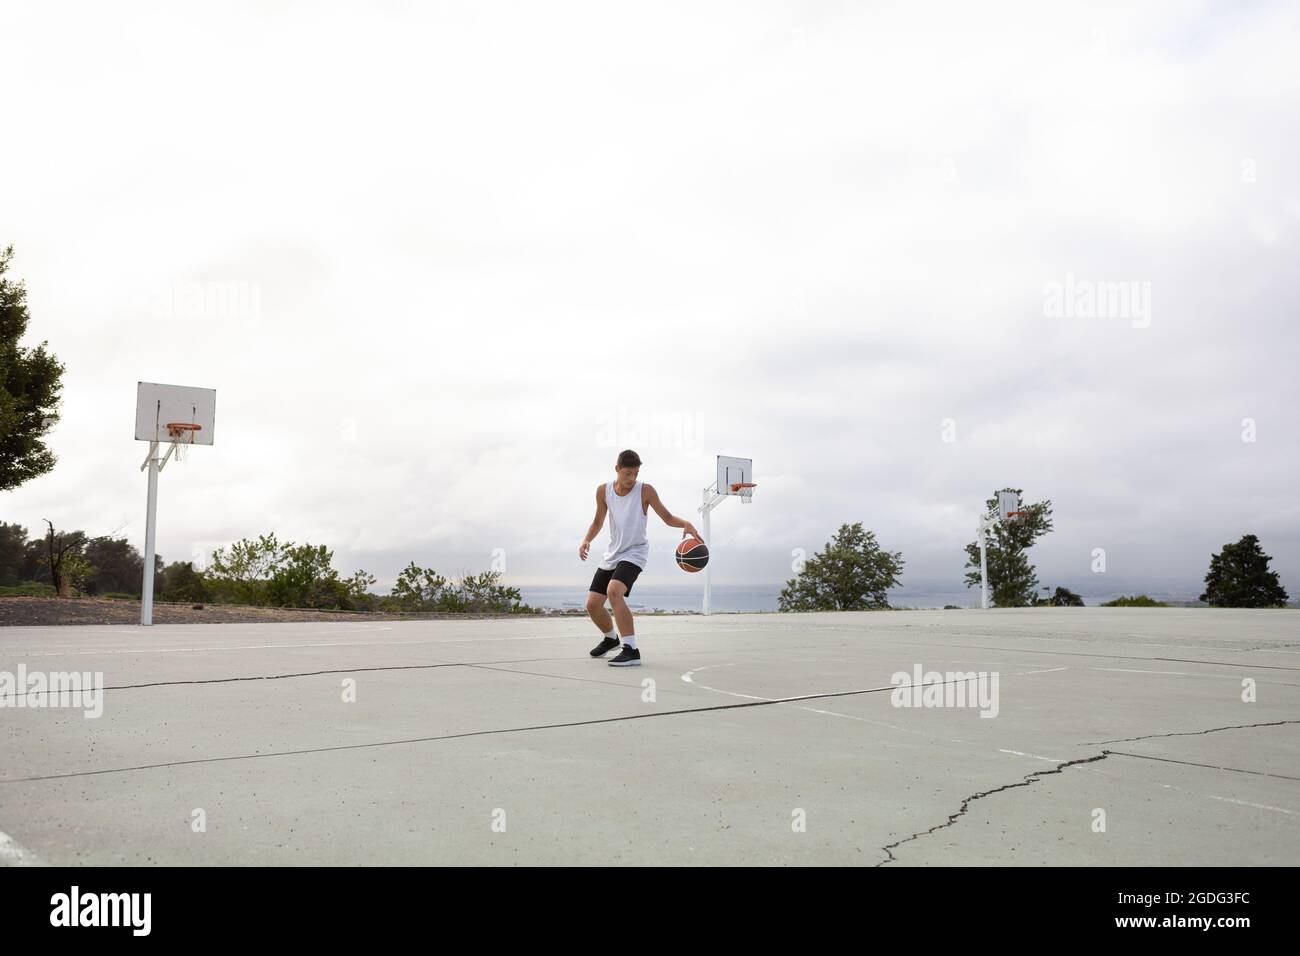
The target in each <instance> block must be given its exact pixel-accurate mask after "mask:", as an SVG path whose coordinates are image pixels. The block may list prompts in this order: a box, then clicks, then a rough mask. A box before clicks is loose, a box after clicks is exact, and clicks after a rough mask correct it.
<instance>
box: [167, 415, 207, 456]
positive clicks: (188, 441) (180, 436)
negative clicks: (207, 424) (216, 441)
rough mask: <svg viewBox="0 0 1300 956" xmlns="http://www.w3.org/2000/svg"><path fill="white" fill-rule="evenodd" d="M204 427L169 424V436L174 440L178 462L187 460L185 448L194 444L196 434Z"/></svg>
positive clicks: (189, 424) (187, 424)
mask: <svg viewBox="0 0 1300 956" xmlns="http://www.w3.org/2000/svg"><path fill="white" fill-rule="evenodd" d="M202 427H203V426H202V425H196V424H194V423H193V422H168V423H167V434H168V436H169V437H170V438H171V440H172V447H173V448H174V449H175V451H176V460H177V461H184V460H185V446H186V445H193V444H194V433H195V432H197V431H199V429H201V428H202Z"/></svg>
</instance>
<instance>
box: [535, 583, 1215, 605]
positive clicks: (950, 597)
mask: <svg viewBox="0 0 1300 956" xmlns="http://www.w3.org/2000/svg"><path fill="white" fill-rule="evenodd" d="M1066 586H1067V587H1069V585H1066ZM781 587H782V585H780V584H771V585H750V584H744V585H735V584H715V585H714V586H713V610H715V611H732V612H742V611H775V610H776V599H777V595H778V594H780V593H781ZM1076 590H1077V588H1076ZM520 591H521V592H522V594H523V599H524V603H525V604H530V605H532V606H533V607H544V608H555V609H566V608H567V609H570V610H577V609H580V608H582V607H583V606H584V605H585V604H586V600H587V596H586V592H585V591H584V590H583V589H582V587H581V585H579V586H577V587H554V586H545V587H521V588H520ZM1142 593H1144V592H1143V590H1142V589H1140V588H1129V589H1127V590H1124V591H1115V592H1113V593H1112V592H1106V593H1095V594H1088V593H1084V594H1083V600H1084V603H1085V604H1087V605H1088V606H1089V607H1095V606H1096V605H1098V604H1100V603H1101V602H1103V601H1109V600H1111V599H1112V598H1116V597H1119V596H1120V595H1121V594H1142ZM1145 593H1147V594H1149V595H1150V596H1151V597H1154V598H1156V599H1158V600H1162V601H1171V602H1179V603H1182V602H1185V601H1189V600H1191V597H1190V596H1189V595H1174V594H1170V593H1169V592H1168V591H1161V590H1158V589H1151V590H1147V591H1145ZM702 595H703V592H702V590H701V589H700V588H699V587H698V586H696V585H657V586H656V585H652V584H649V583H639V584H637V585H636V587H635V588H634V589H633V590H632V597H631V598H630V599H629V601H628V603H630V604H631V605H632V609H633V610H635V611H698V610H700V604H701V601H702ZM889 603H890V606H892V607H896V608H942V607H945V606H948V605H954V606H956V607H979V603H980V596H979V591H978V590H976V589H973V588H972V589H969V590H968V589H961V590H955V591H954V590H939V589H913V588H897V589H895V590H893V591H890V592H889Z"/></svg>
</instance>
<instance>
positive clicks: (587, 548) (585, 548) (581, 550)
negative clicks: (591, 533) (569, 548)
mask: <svg viewBox="0 0 1300 956" xmlns="http://www.w3.org/2000/svg"><path fill="white" fill-rule="evenodd" d="M590 552H591V542H590V541H584V542H582V544H580V545H578V557H580V558H581V559H582V560H584V561H586V560H587V555H588V554H589V553H590Z"/></svg>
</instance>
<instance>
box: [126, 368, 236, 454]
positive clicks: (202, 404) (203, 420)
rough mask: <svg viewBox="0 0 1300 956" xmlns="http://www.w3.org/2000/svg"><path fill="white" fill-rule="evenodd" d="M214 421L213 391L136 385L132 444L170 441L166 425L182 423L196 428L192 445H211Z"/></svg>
mask: <svg viewBox="0 0 1300 956" xmlns="http://www.w3.org/2000/svg"><path fill="white" fill-rule="evenodd" d="M216 419H217V392H216V389H212V388H189V387H188V386H185V385H158V384H155V383H154V382H140V383H139V384H138V386H137V388H136V398H135V438H136V441H158V442H170V441H171V440H172V438H171V436H170V435H169V434H168V433H167V426H168V425H169V424H171V423H172V422H183V423H187V424H194V425H198V426H199V430H198V431H196V432H195V433H194V444H195V445H211V444H212V431H213V428H214V427H215V425H216Z"/></svg>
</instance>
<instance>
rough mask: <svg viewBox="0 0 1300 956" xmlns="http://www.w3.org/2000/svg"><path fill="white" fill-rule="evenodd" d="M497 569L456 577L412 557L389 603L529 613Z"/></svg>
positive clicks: (424, 608)
mask: <svg viewBox="0 0 1300 956" xmlns="http://www.w3.org/2000/svg"><path fill="white" fill-rule="evenodd" d="M500 581H501V572H500V571H484V572H483V573H482V574H465V575H462V577H461V578H460V579H459V580H450V579H448V578H445V577H443V576H442V575H441V574H439V573H438V572H437V571H435V570H433V569H432V568H421V567H417V566H416V564H415V562H414V561H412V562H411V563H410V564H409V565H407V566H406V568H405V569H404V570H403V571H402V573H401V574H400V575H398V577H397V583H396V584H394V585H393V590H392V593H391V594H390V595H389V599H388V601H386V602H384V603H385V604H386V605H387V606H389V607H394V608H396V609H398V610H403V611H443V612H447V613H453V614H530V613H533V612H534V609H533V608H531V607H529V606H528V605H526V604H524V603H523V600H522V596H521V595H520V593H519V589H518V588H508V587H505V586H504V585H502V584H501V583H500Z"/></svg>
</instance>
